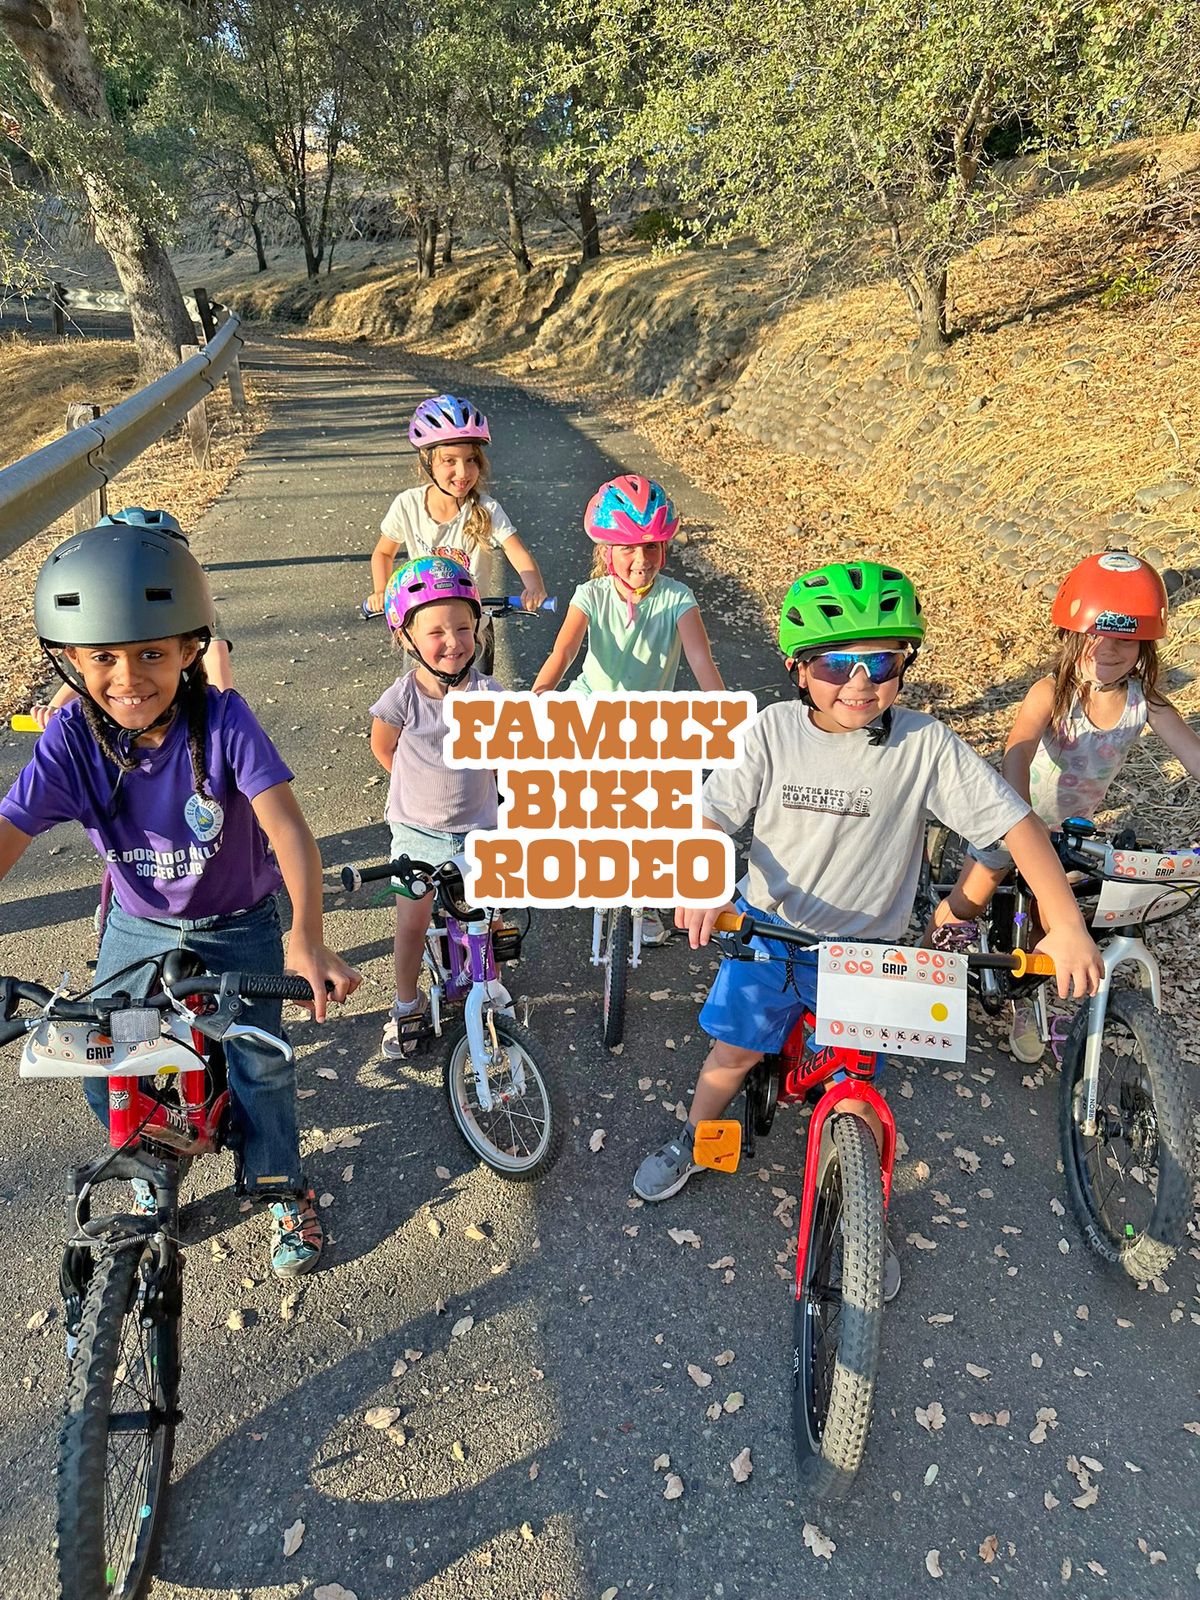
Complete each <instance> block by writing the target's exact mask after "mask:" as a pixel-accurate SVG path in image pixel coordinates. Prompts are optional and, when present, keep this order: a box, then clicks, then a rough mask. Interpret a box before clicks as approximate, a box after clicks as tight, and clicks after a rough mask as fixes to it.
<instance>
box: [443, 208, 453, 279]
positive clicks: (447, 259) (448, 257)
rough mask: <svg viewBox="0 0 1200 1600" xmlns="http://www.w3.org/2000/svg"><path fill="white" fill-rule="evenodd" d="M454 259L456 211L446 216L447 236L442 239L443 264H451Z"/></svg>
mask: <svg viewBox="0 0 1200 1600" xmlns="http://www.w3.org/2000/svg"><path fill="white" fill-rule="evenodd" d="M453 261H454V213H453V211H452V212H451V213H450V215H449V216H448V217H447V218H446V237H445V239H444V240H443V241H442V265H443V266H444V267H448V266H451V265H452V264H453Z"/></svg>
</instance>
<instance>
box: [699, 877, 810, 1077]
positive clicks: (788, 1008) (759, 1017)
mask: <svg viewBox="0 0 1200 1600" xmlns="http://www.w3.org/2000/svg"><path fill="white" fill-rule="evenodd" d="M734 905H735V906H736V907H737V908H738V910H739V911H744V912H746V913H747V915H748V916H751V917H755V918H761V919H762V920H764V921H766V922H778V923H780V924H782V926H784V927H789V926H790V924H789V923H786V922H784V920H783V918H782V917H777V916H774V915H772V913H771V912H769V911H758V910H756V909H755V907H754V906H750V905H747V904H746V902H745V901H744V900H743V899H742V897H741V895H738V896H737V897H736V898H735V899H734ZM750 948H751V949H752V950H765V951H766V953H767V954H768V955H770V956H773V957H774V958H775V959H774V960H772V961H770V962H765V961H727V960H724V959H723V960H722V962H721V965H720V967H719V968H718V969H717V975H716V977H715V978H714V979H713V986H712V988H711V989H710V990H709V991H708V999H707V1000H706V1001H705V1002H704V1004H703V1006H702V1007H701V1008H700V1026H701V1027H702V1028H703V1029H704V1031H705V1033H707V1034H708V1035H709V1036H710V1037H711V1038H713V1039H719V1040H720V1041H721V1042H722V1043H723V1044H732V1045H737V1046H738V1047H739V1048H740V1049H742V1050H757V1051H758V1052H760V1053H761V1054H762V1055H770V1054H772V1053H773V1052H774V1051H776V1050H779V1049H781V1048H782V1047H783V1044H784V1041H785V1040H786V1039H787V1036H788V1034H789V1033H791V1031H792V1029H793V1027H794V1026H795V1025H796V1022H797V1020H798V1018H799V1017H800V1015H801V1013H802V1012H804V1011H814V1012H815V1011H816V1009H817V952H816V950H815V949H812V950H799V949H797V948H796V946H795V945H788V944H782V943H780V941H779V940H777V939H760V938H757V937H756V938H754V939H752V940H751V941H750ZM789 958H790V962H789ZM789 965H790V968H791V971H790V975H789V970H788V969H789Z"/></svg>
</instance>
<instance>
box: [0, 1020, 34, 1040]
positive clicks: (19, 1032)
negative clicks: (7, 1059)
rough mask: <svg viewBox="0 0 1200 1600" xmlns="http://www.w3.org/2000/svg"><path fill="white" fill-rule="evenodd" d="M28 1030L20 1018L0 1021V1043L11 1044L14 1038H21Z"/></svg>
mask: <svg viewBox="0 0 1200 1600" xmlns="http://www.w3.org/2000/svg"><path fill="white" fill-rule="evenodd" d="M27 1031H28V1030H27V1029H26V1027H25V1024H24V1023H23V1022H21V1021H20V1020H17V1021H14V1022H0V1045H6V1044H11V1043H12V1042H13V1040H14V1039H20V1038H22V1037H23V1036H24V1035H25V1033H26V1032H27Z"/></svg>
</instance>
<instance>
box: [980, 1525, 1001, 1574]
mask: <svg viewBox="0 0 1200 1600" xmlns="http://www.w3.org/2000/svg"><path fill="white" fill-rule="evenodd" d="M999 1546H1000V1541H999V1539H997V1537H996V1535H995V1534H994V1533H989V1534H988V1536H987V1538H986V1539H985V1540H984V1541H983V1543H982V1544H981V1545H980V1546H979V1559H980V1561H982V1562H983V1564H984V1566H987V1567H990V1566H991V1564H992V1562H993V1561H995V1559H996V1551H997V1549H998V1548H999Z"/></svg>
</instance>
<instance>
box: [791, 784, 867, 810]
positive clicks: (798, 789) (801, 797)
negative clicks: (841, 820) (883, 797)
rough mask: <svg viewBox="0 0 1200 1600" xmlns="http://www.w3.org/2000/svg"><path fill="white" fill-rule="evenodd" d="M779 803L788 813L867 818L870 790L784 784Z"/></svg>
mask: <svg viewBox="0 0 1200 1600" xmlns="http://www.w3.org/2000/svg"><path fill="white" fill-rule="evenodd" d="M780 803H781V804H782V805H783V806H784V807H785V808H786V809H787V810H788V811H828V812H830V813H831V814H832V815H833V816H835V817H869V816H870V815H871V790H870V788H869V787H864V788H861V789H819V788H816V787H814V786H813V785H812V784H807V783H785V784H784V785H783V792H782V795H781V797H780Z"/></svg>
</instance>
